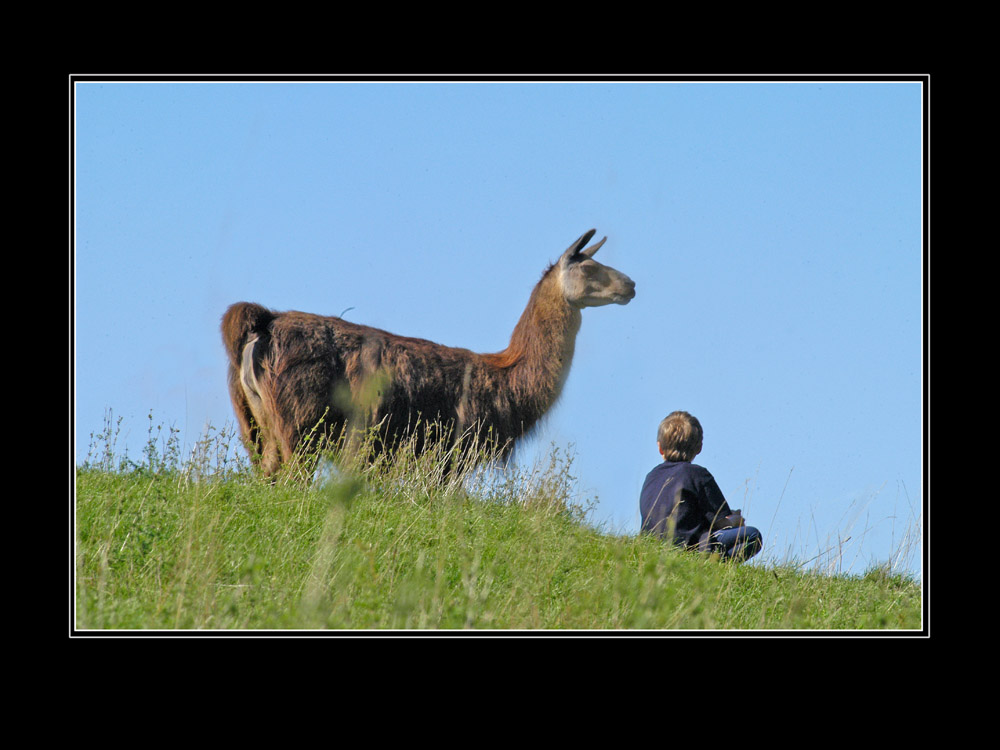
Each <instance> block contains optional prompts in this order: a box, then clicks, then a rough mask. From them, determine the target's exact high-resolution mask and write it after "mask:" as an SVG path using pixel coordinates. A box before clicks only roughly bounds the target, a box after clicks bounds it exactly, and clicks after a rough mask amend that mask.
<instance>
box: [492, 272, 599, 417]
mask: <svg viewBox="0 0 1000 750" xmlns="http://www.w3.org/2000/svg"><path fill="white" fill-rule="evenodd" d="M581 319H582V316H581V315H580V310H578V309H577V308H575V307H572V306H570V305H569V304H568V303H567V302H566V298H565V296H564V294H563V291H562V287H561V286H560V283H559V277H558V274H557V273H556V270H555V269H553V271H551V272H548V273H546V275H545V276H544V277H543V278H542V280H541V281H539V282H538V284H537V285H536V286H535V288H534V290H533V291H532V293H531V298H530V299H529V300H528V305H527V307H525V309H524V312H523V313H522V314H521V318H520V320H518V322H517V325H516V326H515V327H514V332H513V334H511V337H510V344H509V345H508V346H507V348H506V349H504V350H503V351H502V352H498V353H496V354H489V355H485V357H484V359H485V360H486V361H487V362H489V363H490V364H492V365H494V366H495V367H497V368H499V369H500V371H501V373H502V376H503V377H504V378H505V379H506V381H507V383H506V385H507V387H508V388H509V389H510V392H511V393H513V394H516V396H517V398H518V399H519V400H522V399H523V400H524V401H525V402H530V403H525V406H526V407H528V409H529V411H537V414H536V415H535V418H536V419H537V418H538V417H540V416H541V415H542V414H543V413H544V412H545V411H546V410H548V409H549V407H551V406H552V405H553V404H554V403H555V402H556V400H557V399H558V398H559V394H560V393H561V392H562V388H563V384H564V383H565V382H566V378H567V376H568V375H569V368H570V365H571V364H572V361H573V352H574V349H575V347H576V334H577V332H578V331H579V330H580V322H581Z"/></svg>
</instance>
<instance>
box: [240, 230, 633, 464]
mask: <svg viewBox="0 0 1000 750" xmlns="http://www.w3.org/2000/svg"><path fill="white" fill-rule="evenodd" d="M594 231H595V230H593V229H591V230H590V231H588V232H586V233H584V234H583V235H582V236H581V237H580V238H579V239H577V240H576V242H574V243H573V244H572V245H570V246H569V248H567V249H566V251H565V252H564V253H563V254H562V256H561V257H560V258H559V260H558V261H556V262H555V263H553V264H552V265H550V266H549V267H548V268H547V269H546V270H545V272H544V273H543V275H542V278H541V280H540V281H539V282H538V283H537V284H536V285H535V288H534V289H533V290H532V292H531V296H530V299H529V300H528V305H527V307H526V308H525V310H524V312H523V313H522V314H521V318H520V320H519V321H518V323H517V325H516V326H515V328H514V332H513V334H512V335H511V338H510V344H509V345H508V346H507V348H506V349H504V350H503V351H500V352H497V353H494V354H477V353H475V352H472V351H469V350H468V349H460V348H453V347H449V346H443V345H441V344H436V343H434V342H431V341H427V340H424V339H418V338H408V337H404V336H397V335H395V334H392V333H388V332H387V331H383V330H379V329H377V328H372V327H369V326H364V325H359V324H357V323H351V322H349V321H346V320H343V319H342V318H339V317H325V316H321V315H313V314H310V313H304V312H295V311H290V312H276V311H273V310H269V309H267V308H265V307H262V306H261V305H258V304H254V303H249V302H237V303H236V304H234V305H232V306H230V307H229V309H228V310H226V313H225V315H224V316H223V318H222V338H223V341H224V344H225V348H226V352H227V355H228V358H229V368H228V370H229V394H230V397H231V399H232V402H233V408H234V410H235V412H236V418H237V422H238V423H239V427H240V435H241V438H242V440H243V443H244V445H245V446H246V448H247V451H248V452H249V453H250V455H251V457H252V458H253V459H254V461H255V462H259V464H260V469H261V471H262V472H263V474H264V475H265V476H270V475H272V474H274V473H275V472H276V471H277V470H278V469H279V467H281V465H282V464H283V463H284V462H287V461H288V460H289V459H291V457H292V456H293V454H294V453H295V451H296V449H297V448H300V447H301V448H303V449H304V450H305V451H306V452H308V450H309V448H308V445H309V441H308V440H306V438H307V436H310V435H313V436H315V433H314V432H313V431H314V430H317V429H318V430H319V432H320V434H323V435H334V436H335V435H337V434H338V432H340V431H342V430H343V429H344V428H345V426H346V425H347V423H348V422H352V426H357V423H358V422H361V423H363V424H362V425H361V426H362V427H365V428H371V427H375V432H376V433H377V446H376V449H377V451H378V452H382V451H388V452H390V453H391V452H392V451H393V449H394V447H395V446H396V445H397V444H398V441H399V440H400V439H401V438H402V437H404V436H409V437H414V438H415V445H416V450H417V451H418V452H420V451H422V450H423V449H424V448H425V447H426V445H427V443H428V441H429V440H432V439H443V440H446V441H447V442H448V444H449V446H453V445H454V444H455V441H456V440H463V439H469V440H470V443H477V442H478V443H479V444H480V445H482V444H483V441H488V444H489V445H490V446H492V449H493V450H494V452H495V454H496V455H499V456H500V457H509V455H510V452H511V450H512V448H513V446H514V443H515V441H517V440H518V439H519V438H522V437H524V436H525V435H527V434H528V433H530V432H531V431H532V429H533V428H534V427H535V426H536V425H537V424H538V421H539V419H540V418H541V417H542V416H544V415H545V413H546V412H547V411H548V410H549V409H550V408H551V407H552V406H553V404H555V402H556V400H557V399H558V398H559V395H560V393H561V391H562V388H563V384H564V383H565V382H566V377H567V375H568V374H569V368H570V363H571V361H572V359H573V350H574V346H575V342H576V335H577V332H578V331H579V330H580V323H581V317H582V316H581V310H582V309H583V308H584V307H599V306H601V305H607V304H610V303H615V304H619V305H626V304H628V303H629V301H630V300H631V299H632V298H633V297H634V296H635V282H633V281H632V280H631V279H630V278H629V277H628V276H626V275H625V274H623V273H621V272H620V271H617V270H615V269H613V268H611V267H609V266H606V265H603V264H602V263H599V262H597V261H595V260H594V259H593V256H594V253H596V252H597V250H598V249H599V248H600V247H601V245H603V244H604V242H605V240H607V237H605V238H604V239H602V240H601V241H600V242H596V243H594V244H593V245H591V246H590V247H587V248H586V249H584V246H585V245H586V244H587V242H589V241H590V239H591V237H593V235H594ZM429 424H438V425H445V426H446V428H447V429H446V430H444V431H442V432H439V433H438V434H437V435H436V436H435V435H432V434H431V433H430V431H429V430H430V428H429V427H428V425H429ZM341 434H342V433H341ZM459 447H461V446H459Z"/></svg>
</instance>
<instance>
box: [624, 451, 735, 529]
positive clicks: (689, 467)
mask: <svg viewBox="0 0 1000 750" xmlns="http://www.w3.org/2000/svg"><path fill="white" fill-rule="evenodd" d="M639 511H640V513H641V514H642V531H646V532H650V533H653V534H657V535H658V536H661V537H664V538H670V539H671V540H672V541H673V543H674V544H677V545H679V546H683V547H693V546H696V545H698V544H699V542H701V541H702V540H703V537H706V536H707V535H708V533H709V532H710V531H712V530H714V529H719V528H722V527H723V526H725V525H726V523H725V520H724V519H725V517H726V516H728V515H729V514H730V513H732V511H731V510H730V509H729V505H728V504H727V503H726V498H725V497H723V495H722V490H720V489H719V485H718V484H716V482H715V479H714V478H713V477H712V475H711V474H710V473H709V471H708V469H706V468H704V467H703V466H698V465H696V464H693V463H691V462H690V461H664V462H663V463H661V464H659V465H658V466H657V467H656V468H654V469H653V470H652V471H651V472H649V474H647V475H646V481H645V482H643V485H642V493H641V494H640V495H639ZM671 528H672V529H673V535H672V537H671V534H670V532H671Z"/></svg>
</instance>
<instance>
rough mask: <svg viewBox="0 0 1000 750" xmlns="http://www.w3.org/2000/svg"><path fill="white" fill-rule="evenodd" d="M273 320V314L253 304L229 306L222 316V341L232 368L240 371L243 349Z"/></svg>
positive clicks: (243, 303) (239, 303)
mask: <svg viewBox="0 0 1000 750" xmlns="http://www.w3.org/2000/svg"><path fill="white" fill-rule="evenodd" d="M274 318H275V313H274V312H272V311H271V310H268V309H267V308H266V307H263V306H262V305H258V304H255V303H253V302H237V303H236V304H235V305H230V306H229V309H228V310H226V313H225V315H223V316H222V341H223V343H224V344H225V347H226V354H228V355H229V361H230V363H231V364H232V365H233V367H235V368H236V369H237V370H239V369H240V367H241V360H242V357H243V347H244V346H246V343H247V341H249V339H250V337H251V336H254V335H260V334H261V333H263V331H264V329H265V328H267V325H268V323H270V322H271V321H272V320H274Z"/></svg>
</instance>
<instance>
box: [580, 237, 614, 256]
mask: <svg viewBox="0 0 1000 750" xmlns="http://www.w3.org/2000/svg"><path fill="white" fill-rule="evenodd" d="M607 241H608V238H607V237H604V238H603V239H602V240H601V241H600V242H595V243H594V244H593V245H591V246H590V247H588V248H587V249H586V250H581V251H580V255H586V256H587V257H588V258H593V257H594V253H596V252H597V251H598V250H600V249H601V245H603V244H604V243H605V242H607Z"/></svg>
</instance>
